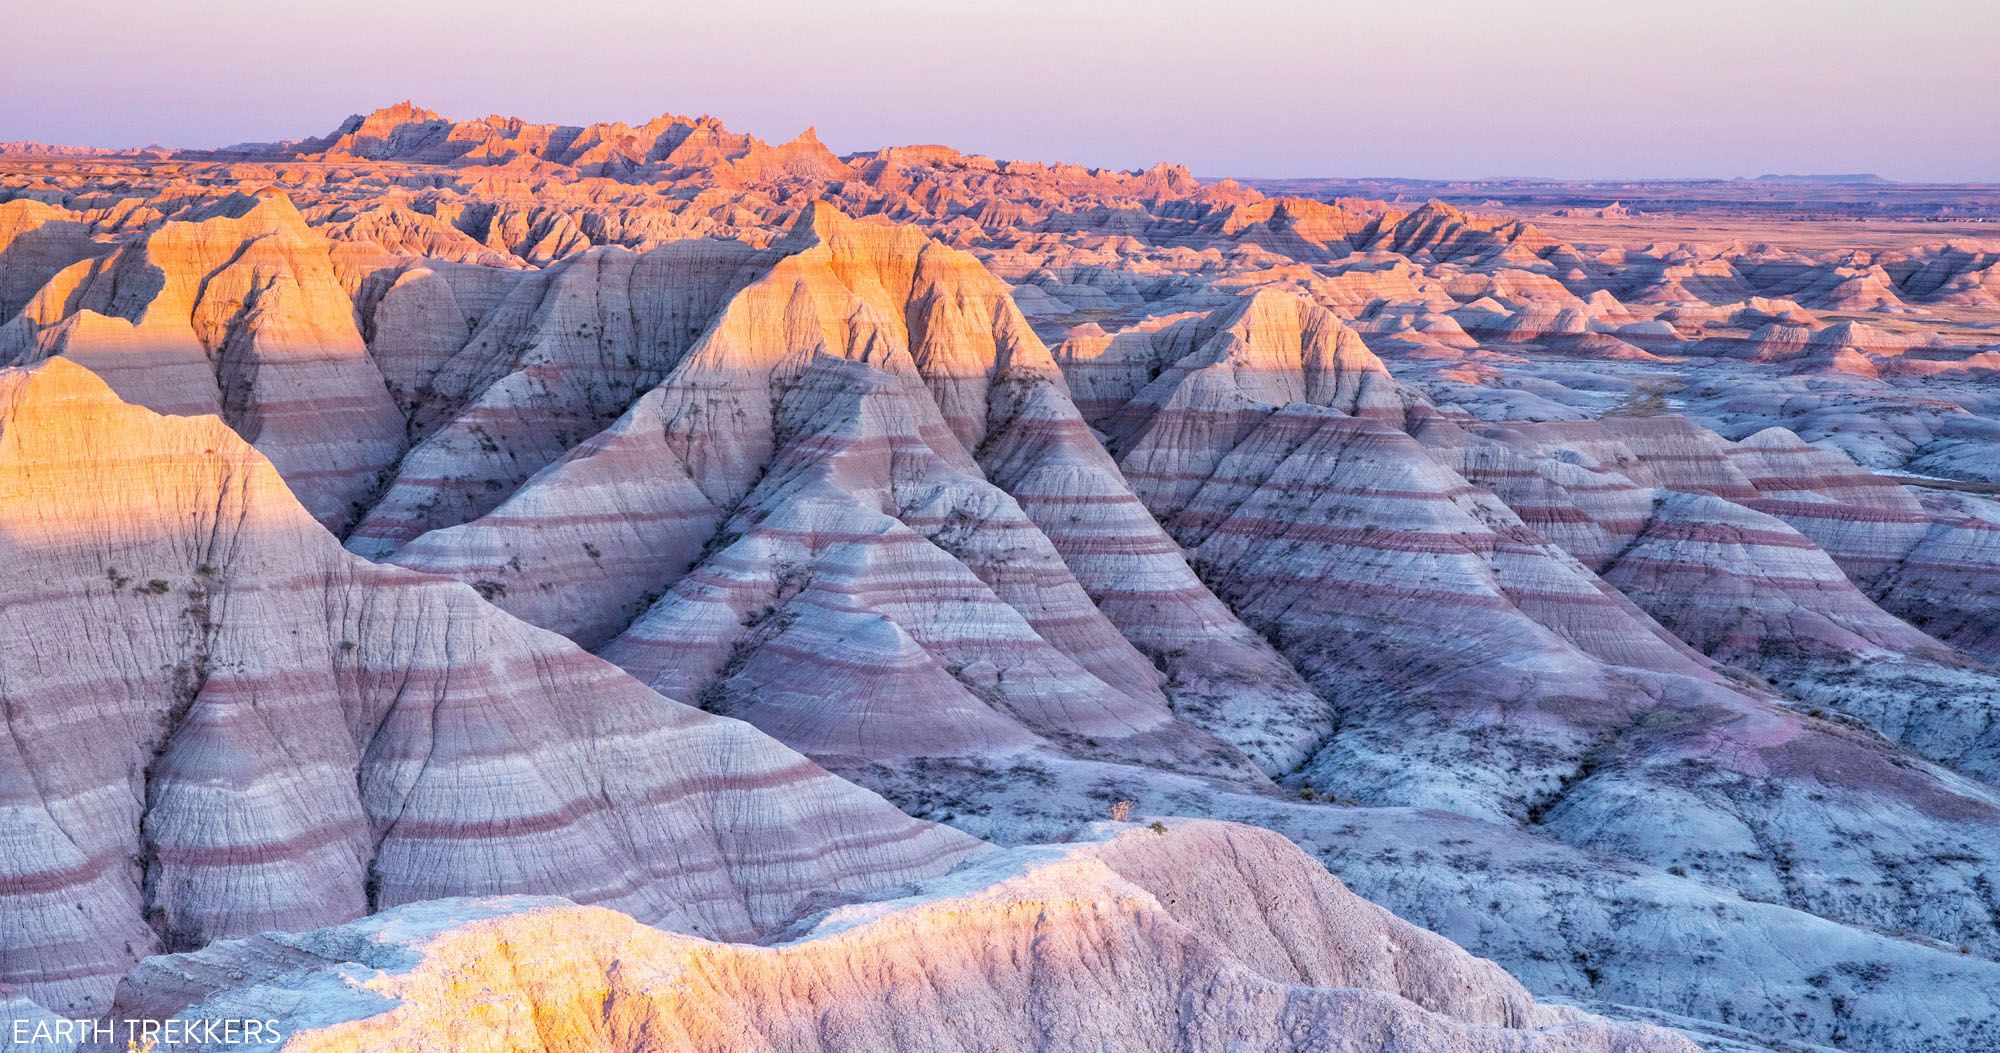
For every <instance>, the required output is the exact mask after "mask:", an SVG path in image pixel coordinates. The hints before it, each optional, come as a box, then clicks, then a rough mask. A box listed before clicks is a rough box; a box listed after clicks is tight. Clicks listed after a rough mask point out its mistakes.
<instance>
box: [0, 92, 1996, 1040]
mask: <svg viewBox="0 0 2000 1053" xmlns="http://www.w3.org/2000/svg"><path fill="white" fill-rule="evenodd" d="M1273 189H1274V191H1278V192H1274V193H1270V194H1267V193H1266V192H1265V191H1263V190H1259V189H1255V188H1252V187H1249V186H1245V185H1241V184H1238V183H1235V182H1232V181H1227V180H1225V181H1221V182H1216V183H1204V182H1201V181H1198V180H1195V179H1193V178H1192V177H1191V176H1190V175H1189V174H1188V173H1187V172H1186V171H1185V170H1182V169H1179V168H1175V167H1171V166H1160V167H1156V168H1154V169H1150V170H1147V171H1143V172H1112V171H1104V170H1094V169H1085V168H1081V167H1078V166H1074V165H1061V164H1033V163H1022V162H1014V161H995V160H993V159H990V158H985V157H979V156H969V155H964V154H960V153H958V152H956V151H954V150H951V149H949V148H946V147H935V146H923V147H896V148H889V149H883V150H876V151H870V152H864V153H858V154H852V155H848V156H845V157H841V156H836V155H834V154H833V153H832V152H831V151H830V150H829V149H827V147H826V146H825V145H824V144H822V143H820V142H819V141H818V139H817V138H816V137H815V136H813V135H812V134H811V133H810V132H808V133H807V134H806V135H804V136H802V137H800V138H798V139H796V140H793V141H791V142H789V143H785V144H782V145H776V146H773V145H770V144H766V143H764V142H762V141H760V140H758V139H756V138H754V137H751V136H747V135H740V134H736V133H732V132H729V131H728V130H727V129H725V128H724V127H723V126H722V125H721V124H720V123H719V122H718V121H716V120H715V119H713V118H708V117H702V118H698V119H691V118H681V117H675V116H671V115H669V116H665V117H661V118H658V119H656V120H653V121H649V122H646V123H644V124H640V125H625V124H605V125H593V126H590V127H584V128H578V127H565V126H555V125H539V124H532V123H528V122H523V121H519V120H515V119H511V118H502V117H489V118H486V119H483V120H478V121H452V120H449V119H446V118H444V117H442V116H440V115H438V114H435V113H432V112H430V111H428V110H423V109H420V108H417V107H414V106H411V105H408V104H403V105H400V106H396V107H391V108H388V109H385V110H380V111H377V112H375V113H372V114H368V115H357V116H356V117H354V118H352V119H350V120H349V121H347V122H345V123H344V124H343V125H342V126H341V127H340V128H339V129H336V130H335V131H334V132H333V133H331V134H329V135H325V136H320V137H316V138H310V139H303V140H298V141H295V142H289V143H279V144H243V145H239V146H235V147H230V148H226V149H223V150H218V151H207V152H172V151H159V150H151V151H145V152H132V153H118V152H82V151H58V150H49V149H39V150H38V149H36V148H33V147H29V146H10V147H8V148H7V149H5V150H0V362H6V363H11V365H10V366H8V367H6V368H5V369H4V370H0V549H4V550H5V553H4V554H5V556H6V557H7V558H6V560H5V562H4V566H5V567H6V568H7V569H6V570H5V571H4V572H0V620H5V621H6V622H7V627H8V628H9V629H10V630H11V633H10V638H11V639H12V640H14V641H15V643H14V644H12V645H10V648H9V653H8V660H7V662H6V663H5V665H4V668H0V704H4V706H5V712H6V715H7V718H8V722H9V727H10V729H11V731H12V735H11V737H10V746H9V748H8V750H7V751H6V752H5V755H4V758H0V808H4V809H5V816H6V819H7V821H6V822H5V823H4V824H0V838H4V839H5V842H6V851H5V852H0V995H4V996H6V998H7V999H9V1000H7V1001H5V1002H0V1004H4V1005H5V1006H6V1007H7V1009H6V1012H5V1014H0V1015H5V1016H8V1017H9V1018H10V1019H21V1020H33V1019H45V1018H46V1016H47V1014H50V1013H54V1014H59V1015H64V1016H74V1015H88V1014H96V1013H103V1012H111V1013H114V1014H122V1015H128V1016H135V1015H136V1016H167V1015H172V1014H176V1013H184V1014H188V1015H189V1016H190V1017H192V1018H221V1017H228V1016H232V1015H235V1016H256V1017H259V1018H263V1017H273V1018H276V1019H280V1020H282V1021H284V1022H285V1032H286V1034H287V1035H288V1036H289V1038H288V1041H287V1044H286V1048H291V1049H298V1050H308V1049H328V1050H334V1049H371V1050H372V1049H405V1048H422V1044H423V1043H424V1042H426V1041H436V1039H435V1038H433V1037H432V1036H434V1035H436V1034H437V1033H439V1031H440V1029H442V1028H444V1027H446V1026H447V1022H450V1021H458V1020H460V1019H461V1017H463V1015H464V1014H465V1013H466V1011H467V1009H466V1007H468V1006H482V1007H487V1008H488V1010H490V1012H489V1013H488V1015H486V1016H483V1017H481V1023H480V1026H479V1030H478V1034H479V1038H478V1040H477V1041H478V1042H480V1043H484V1045H482V1046H481V1047H480V1048H491V1049H495V1050H503V1049H504V1050H512V1049H522V1050H533V1049H541V1050H557V1049H640V1048H647V1049H653V1048H668V1049H717V1050H721V1049H735V1048H743V1046H744V1043H746V1042H752V1043H753V1044H759V1045H760V1046H761V1047H768V1048H774V1049H798V1050H833V1049H870V1050H875V1049H907V1050H912V1051H915V1050H926V1049H960V1048H964V1049H975V1048H1040V1049H1049V1050H1058V1049H1070V1048H1077V1047H1078V1046H1079V1045H1087V1046H1090V1047H1091V1048H1106V1049H1131V1050H1150V1049H1157V1048H1166V1047H1169V1046H1172V1047H1176V1048H1188V1049H1200V1050H1207V1049H1216V1050H1220V1049H1231V1048H1258V1049H1380V1048H1385V1047H1387V1046H1392V1045H1393V1046H1394V1047H1395V1048H1399V1049H1438V1050H1445V1049H1451V1050H1461V1049H1489V1048H1490V1049H1495V1050H1500V1049H1505V1050H1544V1049H1546V1050H1593V1051H1595V1050H1603V1051H1607V1053H1608V1051H1618V1050H1632V1051H1637V1050H1654V1049H1659V1050H1667V1049H1688V1048H1694V1047H1693V1046H1692V1045H1691V1044H1690V1038H1691V1039H1692V1041H1693V1042H1695V1043H1699V1044H1701V1045H1704V1046H1707V1047H1709V1048H1716V1049H1731V1050H1742V1049H1753V1050H1754V1049H1769V1050H1780V1049H1794V1048H1805V1047H1806V1046H1808V1045H1815V1046H1823V1047H1833V1048H1842V1049H1855V1050H1883V1051H1916V1050H1929V1049H1945V1048H1949V1049H1976V1048H1985V1047H1988V1046H1993V1045H1995V1044H2000V790H1996V788H1995V787H1996V786H1997V785H2000V718H1997V717H1996V711H2000V669H1996V664H1995V663H1996V662H2000V607H1996V605H1995V604H1994V603H1993V600H1992V597H1993V596H1994V595H1995V594H1996V591H2000V505H1996V504H1995V502H1994V499H1993V495H1994V494H1995V493H1996V487H2000V476H1996V475H1995V474H1994V473H1995V471H1996V469H1995V467H1994V466H1995V465H1996V464H2000V458H1996V457H1995V456H1994V454H1995V452H1996V451H2000V420H1996V416H1997V415H2000V404H1996V402H1995V401H1994V398H1993V396H1992V393H1991V391H1992V389H1991V383H1992V375H1993V373H1994V371H1995V370H1996V369H2000V345H1995V344H1994V343H1993V338H1992V335H1991V334H1992V331H1993V329H1992V327H1993V325H1994V323H1995V322H1996V321H2000V315H1996V312H2000V298H1996V293H2000V285H1995V284H1993V283H1994V275H1995V273H1996V272H1995V268H1996V266H2000V249H1996V247H1994V246H1993V245H1989V244H1986V243H1985V242H1982V241H1980V240H1978V239H1970V238H1964V237H1951V238H1935V239H1929V240H1926V239H1924V238H1920V237H1918V236H1917V234H1916V232H1918V231H1921V230H1924V229H1927V228H1923V227H1921V226H1920V225H1918V224H1915V223H1906V224H1905V227H1899V228H1895V229H1892V230H1887V231H1886V232H1884V231H1880V230H1877V229H1876V228H1877V227H1883V226H1885V225H1884V224H1870V225H1859V226H1855V227H1852V228H1832V227H1830V226H1828V225H1822V224H1815V223H1811V222H1803V221H1797V222H1780V221H1777V220H1773V219H1771V218H1770V217H1769V216H1768V215H1766V214H1765V213H1763V212H1759V211H1757V209H1758V208H1759V207H1762V206H1753V205H1750V204H1740V203H1736V202H1735V200H1734V199H1732V198H1729V197H1728V196H1727V194H1726V188H1724V189H1720V190H1718V189H1713V188H1701V189H1698V191H1688V192H1687V194H1686V195H1685V197H1686V200H1685V201H1682V203H1681V204H1680V205H1678V206H1676V207H1681V208H1686V209H1690V210H1692V212H1691V214H1692V215H1693V216H1694V217H1695V220H1696V221H1697V222H1700V223H1705V224H1708V225H1709V226H1708V227H1706V228H1704V229H1712V230H1713V232H1714V237H1713V239H1712V240H1709V241H1705V242H1703V243H1693V242H1685V241H1681V240H1675V239H1674V238H1673V237H1670V236H1667V235H1666V234H1665V233H1663V231H1671V230H1672V229H1674V228H1671V227H1668V226H1666V225H1665V224H1664V222H1663V221H1660V220H1656V219H1654V218H1651V217H1652V216H1653V215H1654V213H1653V211H1652V210H1653V209H1654V208H1655V207H1656V206H1654V204H1653V198H1651V197H1649V193H1651V191H1649V190H1648V187H1647V186H1646V185H1644V184H1638V185H1634V186H1631V187H1621V189H1620V197H1619V201H1620V203H1619V204H1617V205H1615V206H1613V205H1609V204H1606V203H1604V202H1597V203H1595V204H1592V203H1589V201H1587V200H1578V201H1573V202H1569V203H1565V204H1564V205H1563V206H1562V207H1559V208H1555V207H1551V208H1547V209H1545V210H1543V211H1542V212H1540V213H1537V212H1536V211H1535V210H1533V209H1531V208H1528V207H1526V206H1518V205H1508V206H1505V207H1503V208H1502V209H1501V210H1500V212H1499V213H1498V214H1493V215H1486V214H1478V213H1470V212H1466V211H1463V210H1462V209H1461V208H1460V207H1458V206H1456V205H1453V204H1449V203H1445V202H1443V201H1431V202H1428V203H1425V204H1422V205H1419V206H1416V207H1414V208H1412V207H1408V206H1406V205H1402V204H1397V203H1391V202H1384V201H1380V200H1372V199H1369V198H1367V197H1361V196H1350V195H1345V194H1341V193H1335V192H1333V190H1334V189H1335V188H1334V187H1333V185H1332V184H1325V185H1322V184H1287V185H1286V186H1284V187H1278V188H1273ZM1557 189H1560V190H1563V191H1564V192H1568V191H1569V190H1571V189H1573V188H1557ZM1284 190H1292V191H1303V192H1304V193H1303V194H1301V193H1293V194H1289V195H1287V194H1285V193H1283V192H1282V191H1284ZM1497 192H1501V193H1506V192H1508V191H1506V190H1505V189H1504V188H1502V190H1500V191H1497ZM1550 192H1551V193H1553V192H1555V191H1550ZM1673 192H1674V193H1680V191H1673ZM1927 192H1928V191H1927ZM1663 193H1664V192H1663ZM1798 193H1799V194H1800V195H1806V194H1818V195H1821V196H1823V197H1825V198H1826V199H1827V200H1828V201H1830V202H1832V203H1833V204H1831V205H1829V206H1828V207H1853V208H1861V207H1864V206H1862V205H1861V204H1858V203H1854V202H1852V201H1851V198H1850V196H1849V195H1850V191H1848V190H1845V189H1843V188H1841V187H1838V186H1835V187H1830V188H1822V189H1818V190H1800V191H1798ZM1871 193H1874V194H1875V197H1874V198H1871V200H1877V201H1878V204H1876V205H1869V206H1866V207H1880V208H1919V207H1925V202H1927V201H1928V200H1929V199H1928V198H1924V197H1922V196H1921V195H1920V194H1916V193H1915V192H1914V191H1913V192H1911V193H1910V194H1902V193H1901V192H1893V193H1892V192H1887V191H1882V192H1873V191H1871ZM1967 194H1968V195H1970V196H1968V197H1966V199H1965V200H1966V203H1965V204H1964V205H1963V207H1965V208H1978V207H1981V206H1980V204H1979V202H1980V201H1981V200H1983V199H1981V198H1979V197H1978V196H1977V195H1976V194H1972V193H1971V192H1970V191H1968V192H1967ZM1676 200H1681V199H1679V198H1676ZM1879 202H1887V204H1880V203H1879ZM1898 215H1901V214H1900V213H1898ZM1682 219H1683V221H1685V217H1682ZM1848 229H1852V230H1855V231H1859V232H1860V233H1857V234H1855V235H1854V236H1855V237H1866V238H1867V239H1869V240H1867V241H1866V246H1867V247H1855V246H1854V245H1851V244H1846V243H1844V242H1842V241H1841V240H1840V238H1841V237H1842V236H1843V235H1842V233H1841V231H1842V230H1848ZM343 546H344V548H343ZM1121 801H1122V802H1131V803H1130V804H1119V803H1118V802H1121ZM1128 811H1129V812H1131V813H1133V814H1135V815H1137V816H1139V817H1140V822H1139V823H1137V824H1133V825H1124V824H1101V823H1100V821H1101V820H1103V819H1105V818H1106V816H1107V815H1114V814H1116V815H1119V816H1123V815H1124V814H1125V813H1126V812H1128ZM1154 817H1160V820H1161V821H1160V825H1158V826H1157V827H1155V828H1149V827H1148V826H1147V825H1145V824H1146V823H1150V822H1152V821H1153V818H1154ZM1258 828H1261V829H1258ZM1280 835H1282V836H1280ZM1288 839H1289V840H1288ZM1036 846H1040V847H1036ZM1295 846H1296V847H1295ZM1301 849H1303V852H1302V851H1300V850H1301ZM1327 870H1331V871H1332V872H1333V874H1336V875H1338V876H1339V879H1340V880H1335V879H1334V878H1333V877H1331V876H1329V875H1328V873H1327ZM1342 882H1345V886H1343V884H1342ZM1349 887H1351V888H1352V889H1353V890H1354V892H1355V893H1359V894H1360V895H1361V896H1366V897H1368V898H1369V899H1372V900H1374V901H1375V902H1377V903H1379V904H1381V905H1382V906H1383V907H1387V908H1389V909H1391V910H1394V911H1396V912H1397V914H1398V915H1400V916H1401V917H1402V918H1404V919H1407V921H1401V920H1397V919H1396V918H1395V917H1392V916H1391V915H1389V914H1388V913H1386V911H1384V910H1382V909H1381V908H1378V907H1375V906H1372V905H1370V904H1368V903H1366V902H1364V901H1362V900H1361V899H1360V898H1358V897H1357V896H1356V895H1355V894H1354V893H1350V892H1348V891H1347V888H1349ZM465 897H485V898H465ZM494 897H499V898H494ZM509 897H514V898H509ZM520 897H529V898H520ZM532 897H561V899H548V898H532ZM578 904H583V905H582V906H579V905H578ZM1419 925H1421V926H1425V927H1427V928H1429V929H1431V930H1434V932H1426V931H1424V929H1420V928H1417V927H1416V926H1419ZM260 934H261V935H260ZM1447 938H1448V940H1449V941H1456V943H1457V944H1459V945H1462V946H1463V947H1464V948H1466V950H1467V951H1470V952H1472V953H1470V954H1469V953H1466V951H1462V950H1460V949H1459V947H1456V946H1453V944H1452V943H1451V942H1448V940H1447ZM720 941H733V942H720ZM1472 954H1479V955H1484V956H1486V957H1487V958H1491V959H1493V960H1494V962H1497V963H1498V964H1497V965H1495V964H1492V963H1489V962H1485V961H1482V960H1480V959H1478V958H1474V957H1473V956H1472ZM148 955H158V956H156V957H146V956H148ZM142 959H143V960H142ZM1503 968H1504V969H1505V970H1506V971H1505V972H1503V971H1502V969H1503ZM1509 972H1511V973H1512V974H1513V975H1512V976H1511V977H1510V976H1509V975H1508V973H1509ZM1517 979H1518V982H1517ZM1523 985H1525V986H1523ZM1530 991H1532V992H1534V994H1533V995H1531V994H1530V993H1529V992H1530ZM1536 996H1550V997H1555V998H1559V999H1561V1000H1562V1001H1563V1002H1565V1003H1568V1004H1569V1005H1555V1004H1548V1003H1538V1002H1537V1001H1536V1000H1535V999H1536ZM1024 1005H1025V1006H1029V1007H1030V1011H1028V1012H1025V1013H1024V1012H1022V1010H1021V1007H1022V1006H1024ZM1570 1005H1575V1006H1581V1008H1580V1009H1579V1008H1571V1007H1569V1006H1570ZM1606 1018H1610V1019H1615V1020H1622V1021H1625V1022H1623V1023H1611V1022H1610V1021H1609V1020H1607V1019H1606ZM1648 1025H1662V1026H1664V1027H1667V1028H1674V1029H1678V1030H1679V1031H1680V1032H1681V1034H1680V1035H1676V1034H1674V1033H1673V1032H1672V1031H1669V1030H1663V1029H1661V1027H1655V1026H1648ZM1682 1036H1689V1037H1682Z"/></svg>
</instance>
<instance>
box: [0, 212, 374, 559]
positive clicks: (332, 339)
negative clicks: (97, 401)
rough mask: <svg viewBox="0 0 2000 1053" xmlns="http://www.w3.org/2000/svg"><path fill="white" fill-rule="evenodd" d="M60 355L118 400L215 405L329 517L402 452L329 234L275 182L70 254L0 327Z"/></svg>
mask: <svg viewBox="0 0 2000 1053" xmlns="http://www.w3.org/2000/svg"><path fill="white" fill-rule="evenodd" d="M56 355H60V356H63V357H66V358H69V359H71V360H73V361H75V362H78V363H80V364H82V365H84V366H86V367H88V368H89V369H91V370H92V371H93V372H96V373H98V374H100V375H102V376H103V377H104V378H105V381H106V382H107V383H109V384H110V385H111V386H112V387H113V388H114V389H115V390H117V391H118V393H119V394H120V395H121V396H122V397H124V398H126V399H127V400H128V401H131V402H135V403H138V404H140V405H144V406H149V407H151V408H153V409H156V410H158V411H160V412H162V413H176V414H203V413H219V414H221V415H222V416H223V418H224V419H225V420H227V421H228V422H229V424H230V426H231V427H233V428H235V429H236V431H237V433H238V434H240V435H242V436H243V437H244V438H245V439H247V440H249V441H250V442H251V443H252V444H254V445H256V447H257V448H258V450H259V451H261V452H262V453H263V454H264V455H265V456H266V457H269V458H270V459H271V461H272V463H273V464H275V465H276V466H277V467H278V470H279V471H280V472H282V473H283V474H284V476H285V478H286V480H287V482H288V483H289V484H290V485H291V487H292V488H293V489H294V491H295V492H296V493H298V495H299V498H300V500H301V501H302V502H304V504H305V505H306V507H307V508H308V509H310V510H311V511H312V513H313V515H314V516H315V517H316V518H318V519H319V520H320V521H321V522H322V523H324V524H326V525H327V526H328V527H331V528H334V529H341V528H344V527H345V526H346V525H348V524H350V523H352V522H353V521H354V519H355V518H356V516H357V515H358V513H359V512H360V510H361V509H362V508H363V507H364V502H365V501H366V500H367V499H369V498H371V497H372V496H373V495H374V493H375V490H376V488H377V487H378V486H379V485H380V483H381V476H382V473H383V472H385V471H386V470H387V469H388V468H389V467H390V466H391V465H393V464H394V463H395V460H396V458H397V457H398V456H399V455H400V454H401V452H402V445H403V420H402V416H401V414H399V413H398V412H397V410H396V405H395V402H394V401H393V400H392V399H391V398H390V397H389V393H388V391H387V390H386V389H385V388H384V386H383V382H382V376H381V374H380V373H379V372H377V370H376V369H375V367H374V365H373V364H372V362H371V361H370V359H369V356H368V349H367V347H366V346H365V345H364V344H363V343H362V339H361V333H360V330H359V329H358V328H356V325H355V320H354V305H353V303H352V302H350V301H349V300H348V298H347V297H346V295H344V293H343V292H342V289H341V286H340V284H339V282H338V280H337V279H336V278H335V276H334V272H333V262H332V257H331V249H330V247H329V245H328V243H327V242H326V240H325V239H324V238H322V237H321V236H320V235H319V234H318V233H316V232H314V231H313V230H311V229H310V228H308V227H307V226H306V224H305V221H304V220H303V219H302V218H301V217H300V216H299V213H298V211H297V210H296V209H294V208H293V207H292V205H291V203H290V202H289V201H287V200H286V199H285V198H284V197H282V196H279V195H271V196H263V197H256V198H251V197H243V196H239V197H237V198H234V199H231V200H229V201H226V202H224V203H223V211H222V212H221V214H218V215H215V216H213V217H212V218H207V219H202V220H199V221H188V222H175V223H168V224H166V225H165V226H162V227H161V228H160V229H158V230H156V231H153V232H151V233H149V234H146V235H145V236H143V237H141V238H139V239H138V240H136V241H133V242H130V243H128V244H126V245H124V246H121V247H120V248H119V249H118V250H116V251H115V252H113V253H111V254H110V255H109V256H107V257H104V258H102V259H96V260H87V261H83V262H79V263H76V264H73V265H71V266H70V267H68V268H66V269H64V270H63V271H62V272H61V273H60V274H58V275H57V276H56V277H55V278H54V279H53V280H52V281H51V282H50V283H49V284H48V285H47V286H45V287H43V288H42V290H41V291H40V292H38V293H37V294H36V295H35V298H34V300H33V302H31V303H30V304H29V305H28V306H27V308H26V310H25V311H24V312H23V314H22V315H21V317H19V318H18V319H16V320H15V321H14V322H12V323H10V324H9V325H8V326H7V328H6V329H5V330H0V358H6V357H11V358H14V359H15V360H16V361H19V362H22V363H32V362H36V361H40V360H41V359H44V358H48V357H51V356H56Z"/></svg>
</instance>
